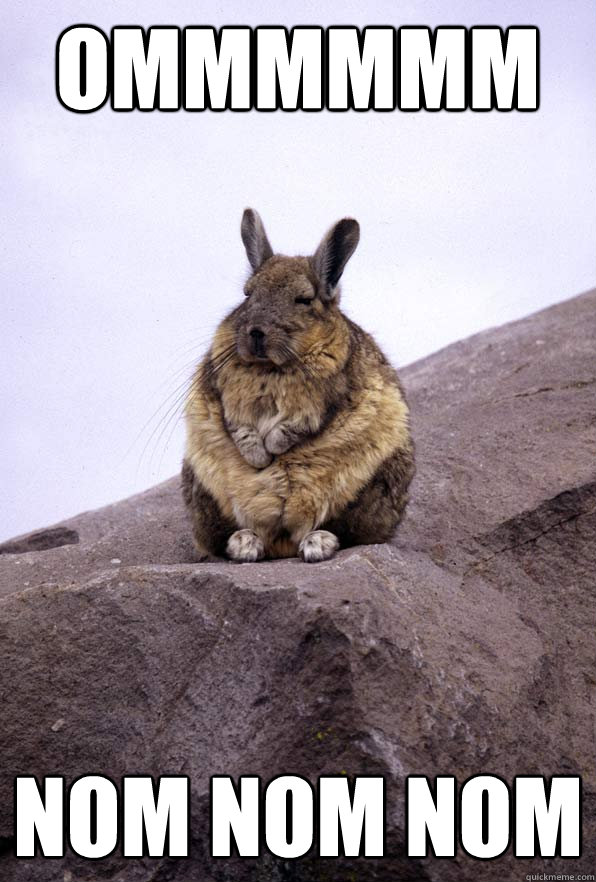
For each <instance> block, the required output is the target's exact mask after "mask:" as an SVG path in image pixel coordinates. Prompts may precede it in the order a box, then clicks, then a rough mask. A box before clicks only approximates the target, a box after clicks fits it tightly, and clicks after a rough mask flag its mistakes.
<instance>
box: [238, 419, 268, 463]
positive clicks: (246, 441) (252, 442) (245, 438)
mask: <svg viewBox="0 0 596 882" xmlns="http://www.w3.org/2000/svg"><path fill="white" fill-rule="evenodd" d="M230 435H231V436H232V440H233V441H234V444H235V445H236V447H237V449H238V452H239V453H240V455H241V456H242V458H243V459H245V460H246V462H247V463H248V464H249V465H251V466H253V467H254V468H255V469H264V468H265V466H268V465H269V463H270V462H271V460H272V459H273V457H272V456H271V454H270V453H269V452H268V451H267V450H265V446H264V444H263V440H262V438H261V436H260V435H259V434H258V433H257V432H256V431H255V430H254V429H251V428H248V427H245V426H240V427H239V428H237V429H232V430H230Z"/></svg>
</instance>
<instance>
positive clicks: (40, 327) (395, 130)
mask: <svg viewBox="0 0 596 882" xmlns="http://www.w3.org/2000/svg"><path fill="white" fill-rule="evenodd" d="M3 11H4V15H3V27H2V29H1V30H0V58H1V61H0V64H1V65H2V68H3V70H2V76H1V78H0V91H1V93H2V102H1V108H2V109H1V111H0V113H1V126H0V143H1V145H2V164H1V171H0V174H1V181H0V210H1V211H2V213H3V215H4V218H3V227H2V229H3V236H2V243H1V246H0V247H1V250H2V260H1V267H0V274H1V280H0V282H1V286H2V295H3V306H4V308H3V321H2V328H1V331H0V334H1V345H0V384H1V390H0V420H1V426H2V430H1V435H0V457H1V468H2V494H1V496H0V499H1V502H0V513H1V516H0V539H2V538H6V537H8V536H10V535H14V534H16V533H21V532H25V531H28V530H31V529H34V528H37V527H42V526H45V525H47V524H49V523H51V522H54V521H57V520H59V519H62V518H64V517H67V516H70V515H74V514H76V513H78V512H79V511H81V510H84V509H89V508H94V507H97V506H100V505H103V504H105V503H108V502H111V501H114V500H116V499H118V498H121V497H125V496H128V495H129V494H131V493H133V492H135V491H139V490H142V489H145V488H146V487H149V486H151V485H152V484H154V483H156V482H157V481H159V480H162V479H164V478H166V477H169V476H170V475H172V474H174V473H175V472H176V471H177V470H178V468H179V464H180V459H181V455H182V449H183V427H182V424H181V422H178V423H177V422H176V415H177V409H176V407H177V391H176V390H177V389H179V388H181V387H180V384H181V383H183V382H184V380H185V379H186V377H187V376H188V373H189V371H190V365H191V364H192V363H193V361H196V360H197V359H198V358H199V356H200V354H201V353H202V351H203V350H204V348H205V346H206V345H207V344H208V341H209V337H210V335H211V333H212V331H213V329H214V327H215V326H216V324H217V322H218V320H219V319H220V318H221V317H222V316H223V315H224V314H225V312H226V311H227V310H228V309H229V308H231V307H232V306H233V305H234V304H235V303H236V302H238V300H239V299H240V298H241V296H242V293H241V285H242V282H243V280H244V278H245V277H246V273H247V263H246V259H245V255H244V252H243V248H242V245H241V242H240V236H239V223H240V216H241V213H242V210H243V208H244V207H245V206H247V205H251V206H254V207H255V208H257V209H258V210H259V211H260V213H261V215H262V217H263V219H264V221H265V225H266V227H267V231H268V233H269V238H270V240H271V243H272V245H273V247H274V249H276V250H278V251H281V252H285V253H309V252H310V251H312V250H314V248H315V247H316V245H317V243H318V241H319V239H320V237H321V236H322V234H323V233H324V231H325V230H326V228H327V227H328V226H329V225H330V224H331V223H332V222H333V221H334V220H336V219H338V218H340V217H342V216H344V215H352V216H354V217H356V218H357V219H358V220H359V221H360V224H361V230H362V237H361V243H360V246H359V248H358V250H357V252H356V254H355V255H354V257H353V258H352V261H351V262H350V264H349V266H348V268H347V270H346V272H345V275H344V285H343V291H344V293H343V305H344V308H345V310H346V311H347V312H348V314H349V315H350V316H351V317H352V318H353V319H355V320H356V321H358V322H359V323H360V324H362V325H363V326H364V327H365V328H366V329H367V330H369V331H372V332H373V333H374V334H375V335H376V336H377V339H378V340H379V342H380V343H381V345H382V346H383V347H384V349H385V350H386V351H387V353H388V354H389V355H390V356H391V358H392V359H393V360H394V362H395V363H396V364H397V365H400V364H406V363H407V362H410V361H412V360H414V359H416V358H419V357H421V356H423V355H426V354H428V353H430V352H432V351H434V350H436V349H438V348H440V347H442V346H445V345H446V344H448V343H450V342H452V341H454V340H457V339H460V338H462V337H466V336H468V335H469V334H471V333H474V332H476V331H479V330H482V329H483V328H486V327H489V326H492V325H498V324H502V323H503V322H506V321H509V320H511V319H515V318H519V317H521V316H524V315H527V314H529V313H531V312H534V311H535V310H538V309H540V308H542V307H544V306H547V305H548V304H551V303H555V302H557V301H560V300H563V299H565V298H567V297H571V296H573V295H575V294H577V293H579V292H580V291H583V290H585V289H587V288H589V287H591V286H593V285H594V281H595V279H594V276H595V267H594V247H595V235H594V233H595V215H594V195H595V194H594V189H595V180H596V178H595V175H594V171H595V169H594V156H596V137H595V111H594V105H595V102H594V98H595V69H594V58H595V45H594V42H595V41H594V4H593V3H592V2H580V0H574V2H573V3H572V4H567V3H561V2H555V0H540V2H533V3H530V2H517V3H515V2H506V0H505V2H499V3H496V2H489V0H484V2H470V0H466V2H402V3H395V2H391V3H382V2H371V3H366V2H358V3H356V2H354V3H342V2H334V3H333V4H326V5H324V4H323V5H322V4H320V3H310V2H306V3H305V2H302V3H295V4H293V3H284V4H280V3H279V2H276V3H273V2H269V3H267V2H265V3H263V2H261V3H257V2H255V3H250V4H249V3H239V2H234V3H231V2H216V3H215V2H203V3H200V4H198V3H195V4H193V3H183V2H175V0H173V2H170V3H168V4H163V3H154V2H143V3H140V2H127V0H119V2H118V3H114V2H101V3H100V2H76V3H75V2H64V0H57V2H54V3H52V4H41V3H28V4H25V3H17V2H15V0H12V2H9V3H8V5H7V6H5V8H4V10H3ZM76 23H90V24H95V25H97V26H98V27H101V28H102V29H104V30H105V31H109V29H110V28H111V27H112V26H114V25H117V24H139V25H143V26H149V25H152V24H172V25H177V26H180V27H183V26H185V25H189V24H197V25H198V24H204V25H205V24H207V25H213V26H215V27H221V26H222V25H224V24H227V25H230V24H235V23H236V24H248V25H251V26H256V25H260V24H282V25H286V26H292V25H294V24H310V25H313V24H319V25H323V26H328V25H331V24H353V25H357V26H360V27H363V26H365V25H370V24H383V25H392V26H394V27H399V26H400V25H404V24H418V25H429V26H431V27H436V26H438V25H442V24H458V25H465V26H471V25H473V24H492V25H501V26H503V27H506V26H509V25H512V24H533V25H537V26H538V27H539V28H540V32H541V107H540V110H539V111H538V112H537V113H523V114H522V113H515V112H514V113H497V112H492V113H484V114H476V113H472V112H470V111H467V112H465V113H461V114H451V113H444V112H441V113H426V112H421V113H417V114H406V113H400V112H399V111H395V112H393V113H374V112H368V113H355V112H349V113H327V112H323V113H314V114H313V113H300V112H298V113H294V114H292V113H282V112H277V113H257V112H251V113H248V114H238V113H231V112H225V113H219V114H214V113H205V114H190V113H185V112H184V111H181V112H179V113H158V112H155V113H143V114H142V113H138V112H135V113H130V114H128V113H114V112H113V111H112V110H111V109H110V108H109V105H108V106H107V107H104V108H103V109H102V110H100V111H98V112H97V113H92V114H88V115H78V114H74V113H70V112H68V111H67V110H66V109H65V108H64V107H62V106H61V105H60V104H59V103H58V101H57V99H56V95H55V90H54V51H55V43H56V39H57V37H58V35H59V34H60V32H61V31H62V30H63V29H64V28H66V27H68V26H69V25H72V24H76ZM170 404H173V406H174V409H173V411H172V413H171V414H170V417H171V419H170V421H169V422H168V414H167V409H168V407H169V406H170ZM160 405H164V408H163V409H162V410H161V411H159V413H158V414H157V416H152V415H154V412H155V411H156V410H157V409H158V408H159V407H160ZM164 415H165V420H164V421H163V422H161V423H160V422H159V418H160V417H162V416H164ZM146 423H148V425H146ZM152 433H153V434H152Z"/></svg>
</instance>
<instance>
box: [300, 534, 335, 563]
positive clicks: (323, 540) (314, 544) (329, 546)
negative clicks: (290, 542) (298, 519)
mask: <svg viewBox="0 0 596 882" xmlns="http://www.w3.org/2000/svg"><path fill="white" fill-rule="evenodd" d="M338 548H339V539H338V538H337V536H336V535H335V534H334V533H330V532H329V530H313V531H312V532H311V533H307V534H306V536H305V537H304V539H303V540H302V542H301V543H300V545H299V546H298V554H299V555H300V557H301V558H302V560H303V561H305V563H319V561H322V560H329V558H330V557H333V555H334V554H335V552H336V551H337V549H338Z"/></svg>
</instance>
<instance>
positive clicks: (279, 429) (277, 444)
mask: <svg viewBox="0 0 596 882" xmlns="http://www.w3.org/2000/svg"><path fill="white" fill-rule="evenodd" d="M292 443H293V438H292V435H291V434H290V433H289V432H288V431H287V429H284V427H283V426H276V427H275V428H274V429H271V431H270V432H269V433H268V434H267V435H266V436H265V447H266V449H267V450H268V451H269V453H272V454H273V455H274V456H279V454H280V453H285V452H286V450H289V449H290V447H291V446H292Z"/></svg>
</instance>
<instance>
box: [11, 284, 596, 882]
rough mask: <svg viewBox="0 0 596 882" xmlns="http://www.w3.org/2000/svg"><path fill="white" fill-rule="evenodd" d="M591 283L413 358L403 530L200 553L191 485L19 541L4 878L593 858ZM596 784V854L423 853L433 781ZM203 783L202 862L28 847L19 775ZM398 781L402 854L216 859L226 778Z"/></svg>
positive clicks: (197, 811)
mask: <svg viewBox="0 0 596 882" xmlns="http://www.w3.org/2000/svg"><path fill="white" fill-rule="evenodd" d="M595 311H596V295H595V294H594V293H590V294H586V295H583V296H581V297H578V298H575V299H574V300H570V301H567V302H565V303H562V304H560V305H558V306H555V307H552V308H550V309H547V310H545V311H543V312H541V313H538V314H537V315H534V316H531V317H530V318H528V319H525V320H523V321H520V322H516V323H514V324H510V325H506V326H504V327H502V328H498V329H496V330H490V331H487V332H484V333H482V334H479V335H477V336H475V337H472V338H470V339H468V340H465V341H463V342H460V343H457V344H455V345H453V346H450V347H448V348H447V349H445V350H443V351H441V352H439V353H437V354H435V355H432V356H430V357H429V358H426V359H424V360H423V361H420V362H418V363H416V364H414V365H411V366H410V367H408V368H406V369H404V370H402V372H401V375H402V378H403V381H404V385H405V388H406V391H407V394H408V397H409V400H410V404H411V409H412V418H413V429H414V434H415V439H416V445H417V461H418V474H417V477H416V479H415V481H414V484H413V487H412V501H411V504H410V506H409V509H408V513H407V516H406V519H405V521H404V523H403V524H402V526H401V528H400V529H399V531H398V534H397V536H396V538H395V540H394V541H393V543H391V544H388V545H379V546H368V547H358V548H352V549H348V550H344V551H342V552H340V553H339V554H338V556H337V557H336V558H335V559H334V560H331V561H328V562H325V563H322V564H317V565H306V564H303V563H301V562H299V561H298V560H289V561H282V562H272V563H260V564H248V565H244V566H239V565H233V564H230V563H223V562H222V563H214V564H196V563H193V561H192V549H191V545H190V540H189V528H188V525H187V523H186V518H185V513H184V511H183V508H182V504H181V500H180V492H179V481H178V479H177V478H174V479H172V480H171V481H168V482H166V483H165V484H162V485H160V486H158V487H155V488H154V489H152V490H149V491H148V492H146V493H143V494H141V495H140V496H136V497H134V498H132V499H129V500H126V501H124V502H121V503H118V504H116V505H112V506H109V507H107V508H104V509H102V510H100V511H97V512H91V513H87V514H83V515H81V516H79V517H76V518H73V519H72V520H70V521H68V522H66V523H64V524H61V525H58V526H56V527H53V528H51V529H47V530H40V531H37V532H35V533H33V534H30V535H29V536H23V537H19V538H17V539H15V540H12V541H10V542H8V543H5V544H4V545H3V546H0V604H1V606H2V614H1V624H0V693H1V698H2V705H1V708H2V709H1V720H2V725H1V731H0V750H1V756H2V763H1V771H0V846H1V849H2V855H1V856H0V879H2V882H13V880H14V882H35V880H42V882H54V880H56V882H58V880H60V882H69V880H70V882H77V880H86V882H87V880H99V879H103V880H126V882H136V880H138V882H149V880H153V882H166V880H179V882H195V880H196V882H215V880H247V882H253V880H254V882H257V880H271V882H274V880H297V882H301V880H342V882H346V880H352V879H354V880H358V882H364V880H367V879H377V880H386V882H399V880H410V879H411V880H441V882H442V880H445V882H449V880H453V882H456V880H457V882H464V880H497V879H498V880H519V879H522V878H525V877H526V874H528V873H537V872H538V873H539V872H549V873H557V872H559V873H569V872H572V873H576V874H579V873H581V872H584V873H589V872H593V867H594V865H595V863H596V858H595V855H594V843H595V842H596V836H595V835H594V830H593V827H592V826H591V825H592V819H593V818H594V816H595V812H594V808H595V805H594V803H595V800H594V795H595V780H594V752H593V743H592V740H593V731H592V730H593V727H592V722H591V721H592V715H593V695H594V690H593V686H594V670H595V667H594V654H595V653H594V650H595V646H594V633H595V615H594V603H593V567H594V562H595V561H594V558H595V552H596V542H595V541H594V540H595V537H594V535H593V534H594V517H593V512H594V499H595V483H594V449H595V448H594V384H595V368H594V351H595V341H594V330H595V325H594V314H595ZM480 772H487V773H496V774H499V775H500V776H502V777H503V778H505V779H506V780H507V781H511V780H512V779H513V777H514V776H515V775H517V774H522V773H523V774H546V775H560V774H580V775H582V777H583V786H584V796H583V801H584V819H585V829H584V836H583V842H584V846H583V856H582V857H581V858H579V859H577V860H574V861H568V860H562V859H560V858H554V859H552V860H532V861H528V860H526V861H523V862H519V861H517V860H515V858H513V856H512V854H511V849H509V850H508V851H507V852H506V853H505V854H504V855H503V856H502V857H501V858H498V859H496V860H494V861H488V862H485V861H478V860H474V859H473V858H471V857H468V856H467V855H466V854H465V852H463V850H462V849H459V850H458V855H457V858H456V859H455V860H437V859H434V858H432V857H429V858H427V859H422V860H411V859H408V858H406V856H405V849H404V798H403V796H404V786H405V785H404V782H405V777H406V776H407V775H409V774H424V775H427V776H434V775H437V774H452V775H456V776H457V779H458V781H460V782H463V781H464V780H465V779H466V778H467V777H468V776H470V775H474V774H477V773H480ZM89 773H101V774H105V775H109V776H110V777H111V778H112V779H114V780H116V781H118V780H119V779H120V777H121V776H122V775H124V774H134V773H141V774H153V775H155V776H158V775H169V774H179V773H181V774H185V775H189V776H190V779H191V803H192V827H191V857H190V859H189V860H175V859H169V858H164V859H148V858H147V859H140V860H123V858H122V857H121V853H120V852H116V853H115V854H114V855H113V856H111V857H109V858H106V859H105V860H102V861H83V860H81V859H78V858H75V857H74V856H72V855H68V856H67V857H65V858H64V860H43V859H34V860H17V859H15V857H14V856H13V854H12V837H13V817H12V812H13V808H12V806H13V780H14V777H15V776H16V775H19V774H36V775H38V776H40V777H41V776H44V775H51V774H63V775H65V776H66V778H67V779H69V780H72V779H74V778H76V777H78V776H79V775H82V774H89ZM288 773H296V774H300V775H303V776H305V777H308V778H310V779H312V780H314V779H315V778H316V777H317V776H319V775H321V774H348V775H359V774H382V775H384V776H385V778H386V781H387V794H388V799H387V856H386V857H385V858H383V859H381V860H374V859H366V860H363V859H355V860H337V861H329V860H319V859H317V858H316V857H314V856H312V857H311V856H307V857H305V858H304V859H302V860H300V861H298V862H284V861H280V860H276V859H274V858H273V857H272V856H271V855H268V856H264V857H263V858H261V859H260V860H256V861H250V860H243V861H239V860H237V859H230V860H223V861H222V860H217V861H214V860H212V859H211V858H210V857H209V837H208V803H209V777H210V775H214V774H226V775H233V776H239V775H246V774H259V775H261V776H262V777H263V778H264V779H266V780H269V779H271V778H273V777H274V776H276V775H279V774H288Z"/></svg>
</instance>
